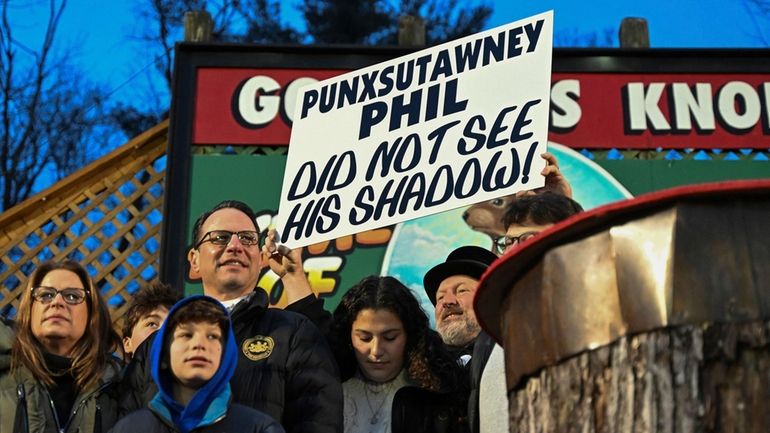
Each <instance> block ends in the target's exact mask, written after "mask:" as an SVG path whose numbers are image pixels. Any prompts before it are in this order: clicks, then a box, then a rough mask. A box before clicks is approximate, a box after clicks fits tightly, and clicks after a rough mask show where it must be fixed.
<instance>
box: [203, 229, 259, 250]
mask: <svg viewBox="0 0 770 433" xmlns="http://www.w3.org/2000/svg"><path fill="white" fill-rule="evenodd" d="M233 235H236V236H238V241H239V242H240V243H242V244H243V245H245V246H247V247H250V246H252V245H258V244H259V233H257V232H255V231H254V230H246V231H242V232H231V231H229V230H212V231H210V232H208V233H206V234H205V235H203V237H202V238H201V240H200V241H198V243H197V244H195V249H196V250H197V249H198V247H200V246H201V244H202V243H204V242H211V243H212V244H214V245H220V246H222V245H227V244H228V243H229V242H230V239H232V238H233Z"/></svg>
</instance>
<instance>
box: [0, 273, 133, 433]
mask: <svg viewBox="0 0 770 433" xmlns="http://www.w3.org/2000/svg"><path fill="white" fill-rule="evenodd" d="M17 311H18V312H17V315H16V323H15V328H14V329H13V330H12V329H11V328H10V327H6V326H2V327H0V414H2V415H0V433H11V432H13V433H16V432H32V433H38V432H39V433H48V432H51V433H54V432H73V433H74V432H78V433H94V432H106V431H107V430H108V429H109V428H110V427H111V426H112V425H113V424H114V423H115V422H116V421H117V415H118V413H117V401H116V399H115V395H114V387H113V385H114V384H116V381H117V379H118V374H119V371H120V365H119V364H118V361H117V359H116V358H114V357H113V356H112V353H113V351H114V350H117V348H118V347H119V339H118V336H117V334H116V333H115V331H114V330H113V329H112V325H111V320H110V315H109V311H108V309H107V306H106V304H105V303H104V301H103V300H102V298H101V296H100V295H99V292H98V290H97V289H96V288H95V287H94V286H93V284H92V283H91V279H90V277H89V276H88V273H87V272H86V270H85V269H84V268H83V267H82V266H80V265H79V264H77V263H75V262H72V261H64V262H45V263H43V264H41V265H40V267H38V268H37V269H36V270H35V272H33V273H32V275H31V277H30V279H29V281H28V284H27V287H26V290H25V291H24V293H23V294H22V296H21V302H20V303H19V307H18V310H17Z"/></svg>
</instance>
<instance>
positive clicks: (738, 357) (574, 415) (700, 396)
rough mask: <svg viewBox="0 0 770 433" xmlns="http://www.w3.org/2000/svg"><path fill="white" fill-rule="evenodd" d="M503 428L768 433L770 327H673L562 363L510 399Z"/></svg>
mask: <svg viewBox="0 0 770 433" xmlns="http://www.w3.org/2000/svg"><path fill="white" fill-rule="evenodd" d="M509 402H510V417H511V418H510V419H511V432H517V433H535V432H538V433H552V432H553V433H556V432H582V433H594V432H597V433H598V432H618V433H621V432H623V433H625V432H633V433H653V432H654V433H664V432H665V433H669V432H670V433H675V432H676V433H687V432H747V433H760V432H769V431H770V322H767V321H764V322H752V323H747V324H712V325H704V326H680V327H676V328H667V329H663V330H658V331H654V332H647V333H643V334H639V335H635V336H631V337H623V338H621V339H620V340H618V341H616V342H614V343H612V344H610V345H608V346H605V347H601V348H599V349H595V350H593V351H589V352H585V353H582V354H580V355H577V356H574V357H572V358H569V359H567V360H565V361H563V362H561V363H560V364H558V365H556V366H553V367H548V368H545V369H543V370H541V371H540V372H539V373H538V374H537V375H535V376H532V377H529V378H526V379H524V380H522V382H521V384H520V386H519V387H518V388H517V389H515V390H514V391H513V392H511V394H510V395H509Z"/></svg>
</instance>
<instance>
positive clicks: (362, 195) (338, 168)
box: [276, 12, 553, 247]
mask: <svg viewBox="0 0 770 433" xmlns="http://www.w3.org/2000/svg"><path fill="white" fill-rule="evenodd" d="M552 33H553V14H552V12H547V13H544V14H540V15H537V16H534V17H531V18H529V19H526V20H521V21H518V22H516V23H512V24H509V25H506V26H502V27H498V28H496V29H492V30H489V31H486V32H482V33H479V34H476V35H471V36H468V37H465V38H462V39H458V40H456V41H452V42H449V43H446V44H442V45H439V46H436V47H432V48H429V49H426V50H422V51H419V52H416V53H412V54H410V55H407V56H404V57H401V58H397V59H394V60H391V61H388V62H384V63H381V64H378V65H375V66H371V67H368V68H364V69H361V70H358V71H354V72H351V73H348V74H344V75H341V76H339V77H335V78H332V79H329V80H325V81H322V82H319V83H316V84H312V85H308V86H306V87H303V88H302V89H301V90H300V96H299V98H300V100H301V101H302V102H301V103H300V104H298V105H297V108H296V111H295V115H294V124H293V127H292V137H291V144H290V146H289V156H288V159H287V164H286V171H285V173H284V181H283V190H282V193H281V205H280V209H279V215H278V217H277V224H276V227H278V229H279V230H280V233H281V235H282V236H281V242H282V243H284V244H286V245H287V246H289V247H297V246H304V245H309V244H312V243H316V242H321V241H325V240H330V239H334V238H338V237H340V236H344V235H349V234H354V233H358V232H362V231H366V230H370V229H376V228H379V227H383V226H386V225H390V224H394V223H398V222H401V221H405V220H407V219H412V218H417V217H420V216H425V215H430V214H434V213H437V212H442V211H445V210H449V209H453V208H456V207H460V206H464V205H468V204H472V203H477V202H480V201H484V200H489V199H492V198H495V197H499V196H503V195H509V194H513V193H515V192H517V191H520V190H526V189H533V188H537V187H540V186H543V184H544V183H543V179H542V178H541V177H540V176H532V174H535V173H538V172H540V171H541V170H542V168H543V166H544V162H543V161H542V160H540V159H538V158H535V155H538V154H541V153H543V152H544V151H545V150H546V143H547V133H548V105H549V104H548V102H547V101H548V100H549V99H548V98H549V92H550V73H551V45H552V44H551V42H552Z"/></svg>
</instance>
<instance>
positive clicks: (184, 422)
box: [111, 296, 284, 433]
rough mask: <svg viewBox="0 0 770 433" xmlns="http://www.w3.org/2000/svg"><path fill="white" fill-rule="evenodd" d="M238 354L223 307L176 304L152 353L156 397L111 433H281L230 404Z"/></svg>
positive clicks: (205, 300)
mask: <svg viewBox="0 0 770 433" xmlns="http://www.w3.org/2000/svg"><path fill="white" fill-rule="evenodd" d="M237 359H238V349H237V347H236V344H235V339H234V337H233V330H232V326H231V324H230V318H229V315H228V314H227V310H226V309H225V307H224V306H223V305H222V304H220V303H219V301H217V300H216V299H213V298H209V297H208V296H191V297H188V298H185V299H182V300H181V301H179V302H177V303H176V304H175V305H174V306H173V307H172V308H171V310H170V311H169V313H168V317H167V318H166V321H165V322H164V324H163V326H161V328H160V330H158V335H157V337H156V338H155V340H154V341H153V345H152V349H151V351H150V360H151V363H152V366H151V368H152V378H153V379H154V380H155V383H156V384H157V385H158V393H157V394H156V395H155V397H154V398H153V399H152V400H151V401H150V403H149V404H148V407H147V408H144V409H140V410H138V411H136V412H133V413H131V414H129V415H128V416H126V417H125V418H123V419H122V420H120V421H119V422H118V423H117V424H116V425H115V427H114V428H113V429H112V430H111V432H112V433H124V432H126V433H128V432H142V433H156V432H157V433H166V432H181V433H189V432H196V433H218V432H235V431H237V432H249V433H284V430H283V428H282V427H281V426H280V424H278V423H277V422H275V420H273V419H272V418H270V417H269V416H268V415H266V414H264V413H262V412H260V411H258V410H256V409H252V408H250V407H246V406H242V405H239V404H236V403H230V397H231V396H230V384H229V382H230V378H231V377H232V375H233V373H234V372H235V366H236V363H237Z"/></svg>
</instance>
